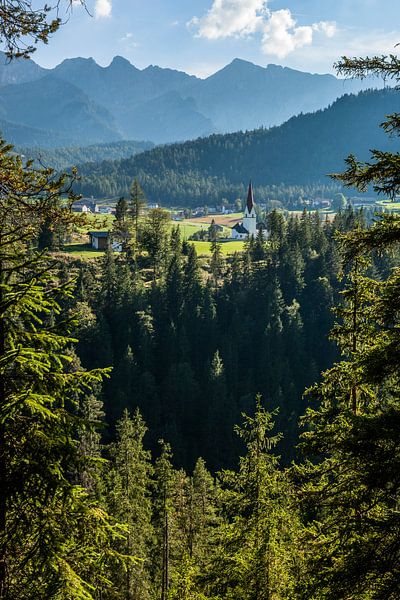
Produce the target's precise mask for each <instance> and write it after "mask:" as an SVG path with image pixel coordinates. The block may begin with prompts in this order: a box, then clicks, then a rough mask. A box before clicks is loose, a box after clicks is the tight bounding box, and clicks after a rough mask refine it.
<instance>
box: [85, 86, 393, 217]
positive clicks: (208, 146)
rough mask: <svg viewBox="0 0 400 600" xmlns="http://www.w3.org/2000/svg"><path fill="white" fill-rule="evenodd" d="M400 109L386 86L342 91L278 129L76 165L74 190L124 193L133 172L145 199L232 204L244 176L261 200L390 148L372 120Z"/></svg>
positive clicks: (321, 181)
mask: <svg viewBox="0 0 400 600" xmlns="http://www.w3.org/2000/svg"><path fill="white" fill-rule="evenodd" d="M398 110H400V104H399V95H398V94H397V92H395V91H393V90H390V89H387V90H381V91H366V92H361V93H360V94H359V95H358V96H352V95H349V96H344V97H343V98H341V99H339V100H337V101H336V102H335V103H334V104H333V105H332V106H331V107H329V108H327V109H326V110H323V111H318V112H316V113H311V114H307V115H300V116H298V117H294V118H292V119H290V120H289V121H287V122H286V123H284V124H283V125H282V126H280V127H274V128H272V129H257V130H255V131H250V132H238V133H233V134H228V135H212V136H210V137H208V138H201V139H198V140H195V141H193V142H185V143H183V144H172V145H169V146H162V147H157V148H155V149H153V150H151V151H149V152H145V153H143V154H140V155H137V156H135V157H133V158H130V159H123V160H117V161H103V162H102V163H100V164H98V165H92V164H90V165H79V172H80V174H81V176H82V178H81V181H80V182H79V185H78V186H77V188H76V189H77V191H79V192H81V193H83V194H85V195H94V196H96V197H101V196H120V195H127V193H128V189H129V186H130V183H131V181H132V178H133V177H138V178H139V180H140V181H141V183H142V185H143V187H144V188H145V189H146V193H147V195H148V198H149V199H150V200H151V201H158V202H161V203H162V204H164V205H167V206H168V205H182V206H185V205H193V204H195V205H197V204H208V205H212V204H213V203H215V202H217V201H219V200H221V199H222V198H227V199H228V200H230V201H233V200H235V199H236V198H238V197H241V196H243V195H244V192H245V189H244V185H245V184H246V182H247V181H248V179H249V177H252V178H253V179H254V184H255V189H256V194H257V197H258V198H260V199H264V198H268V197H270V196H271V195H272V196H273V194H274V186H278V187H279V186H280V185H281V184H284V185H285V186H294V185H297V186H309V185H313V186H314V187H315V186H322V185H326V184H327V183H328V180H327V179H326V176H327V174H329V173H332V172H337V171H340V170H342V168H343V165H344V158H345V157H346V156H347V155H348V154H349V153H350V152H354V153H355V154H356V155H357V157H358V158H359V159H361V160H362V159H365V158H367V156H368V152H369V149H370V148H371V147H375V146H379V147H381V148H382V149H390V148H394V147H395V144H396V140H395V139H394V138H388V137H387V136H385V134H384V132H383V131H382V130H381V129H380V128H379V127H378V125H379V124H380V123H381V122H382V120H383V116H384V115H386V114H389V113H391V112H395V111H398ZM300 193H301V192H300Z"/></svg>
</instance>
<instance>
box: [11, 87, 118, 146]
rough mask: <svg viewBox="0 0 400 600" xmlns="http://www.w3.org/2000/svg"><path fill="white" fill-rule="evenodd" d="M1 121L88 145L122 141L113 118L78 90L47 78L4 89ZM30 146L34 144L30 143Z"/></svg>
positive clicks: (27, 143)
mask: <svg viewBox="0 0 400 600" xmlns="http://www.w3.org/2000/svg"><path fill="white" fill-rule="evenodd" d="M0 118H1V119H3V120H5V121H9V122H11V123H15V124H21V125H25V126H28V127H33V128H36V129H44V130H48V131H53V132H57V133H59V134H61V135H63V136H65V137H67V138H69V139H70V140H76V141H78V140H79V141H82V140H85V142H86V143H88V144H90V143H95V142H106V141H114V140H118V139H121V134H120V133H119V131H118V129H117V126H116V124H115V121H114V118H113V117H112V115H111V114H110V113H109V112H108V111H107V110H106V109H105V108H103V107H101V106H99V105H98V104H96V103H95V102H93V101H92V100H90V99H89V98H88V97H87V96H86V95H85V94H84V92H82V91H81V90H80V89H79V88H78V87H76V86H74V85H72V84H70V83H68V82H66V81H63V80H61V79H57V78H56V77H54V76H51V75H47V76H46V77H43V78H42V79H38V80H36V81H31V82H28V83H22V84H19V85H8V86H5V87H3V88H2V89H1V94H0ZM25 144H26V145H31V144H32V142H31V141H29V140H26V141H25Z"/></svg>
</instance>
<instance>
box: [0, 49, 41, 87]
mask: <svg viewBox="0 0 400 600" xmlns="http://www.w3.org/2000/svg"><path fill="white" fill-rule="evenodd" d="M46 74H47V70H46V69H43V68H42V67H40V66H39V65H38V64H36V63H35V62H34V61H33V60H31V59H25V58H16V59H13V60H12V61H10V60H9V59H8V58H7V56H6V55H5V53H4V52H0V86H2V85H9V84H11V83H14V84H18V83H27V82H28V81H35V80H37V79H40V78H41V77H44V76H45V75H46Z"/></svg>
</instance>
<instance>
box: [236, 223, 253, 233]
mask: <svg viewBox="0 0 400 600" xmlns="http://www.w3.org/2000/svg"><path fill="white" fill-rule="evenodd" d="M232 229H234V230H235V231H237V232H238V233H247V234H248V233H249V232H248V231H247V229H246V227H244V226H243V223H236V225H234V226H233V227H232Z"/></svg>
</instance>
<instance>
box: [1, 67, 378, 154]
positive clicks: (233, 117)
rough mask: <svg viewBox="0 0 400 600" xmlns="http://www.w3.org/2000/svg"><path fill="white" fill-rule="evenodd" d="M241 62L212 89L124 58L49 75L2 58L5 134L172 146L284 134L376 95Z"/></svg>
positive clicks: (52, 143) (209, 82) (38, 142)
mask: <svg viewBox="0 0 400 600" xmlns="http://www.w3.org/2000/svg"><path fill="white" fill-rule="evenodd" d="M370 85H371V84H370V83H367V82H360V81H355V80H354V81H343V80H341V79H337V78H336V77H334V76H332V75H315V74H310V73H303V72H301V71H296V70H293V69H289V68H283V67H280V66H277V65H268V66H267V67H266V68H264V67H260V66H257V65H254V64H252V63H250V62H247V61H243V60H239V59H235V60H234V61H233V62H232V63H230V64H229V65H227V66H226V67H224V68H223V69H221V70H220V71H218V72H217V73H215V74H214V75H211V76H210V77H208V78H207V79H199V78H197V77H194V76H191V75H187V74H186V73H183V72H180V71H175V70H172V69H162V68H160V67H156V66H149V67H147V68H145V69H143V70H140V69H137V68H136V67H135V66H133V65H132V64H131V63H130V62H129V61H127V60H126V59H124V58H122V57H119V56H117V57H115V58H114V59H113V61H112V62H111V64H110V65H109V66H107V67H101V66H99V65H98V64H97V63H96V62H95V61H94V60H93V59H91V58H89V59H84V58H74V59H68V60H64V61H63V62H62V63H61V64H60V65H58V66H57V67H55V68H54V69H43V68H42V67H40V66H39V65H37V64H36V63H35V62H34V61H32V60H23V59H20V60H16V61H12V62H11V63H7V61H6V59H5V56H4V55H1V56H0V130H1V131H2V132H3V134H4V135H5V137H7V139H8V140H9V141H11V142H13V143H16V144H18V145H24V146H43V147H56V146H67V145H80V146H84V145H89V144H96V143H105V142H113V141H118V140H133V139H136V140H150V141H152V142H154V143H166V142H174V141H180V140H188V139H193V138H196V137H199V136H206V135H209V134H211V133H226V132H233V131H237V130H241V129H242V130H245V129H254V128H256V127H260V126H264V127H269V126H271V125H277V124H280V123H283V122H284V121H285V120H287V119H289V118H290V117H291V116H293V115H296V114H299V113H301V112H311V111H315V110H318V109H320V108H324V107H326V106H328V105H329V104H330V103H332V102H333V101H334V100H335V99H336V98H337V97H339V96H342V95H343V94H345V93H350V92H357V91H359V90H360V89H365V88H366V87H368V86H370Z"/></svg>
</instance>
